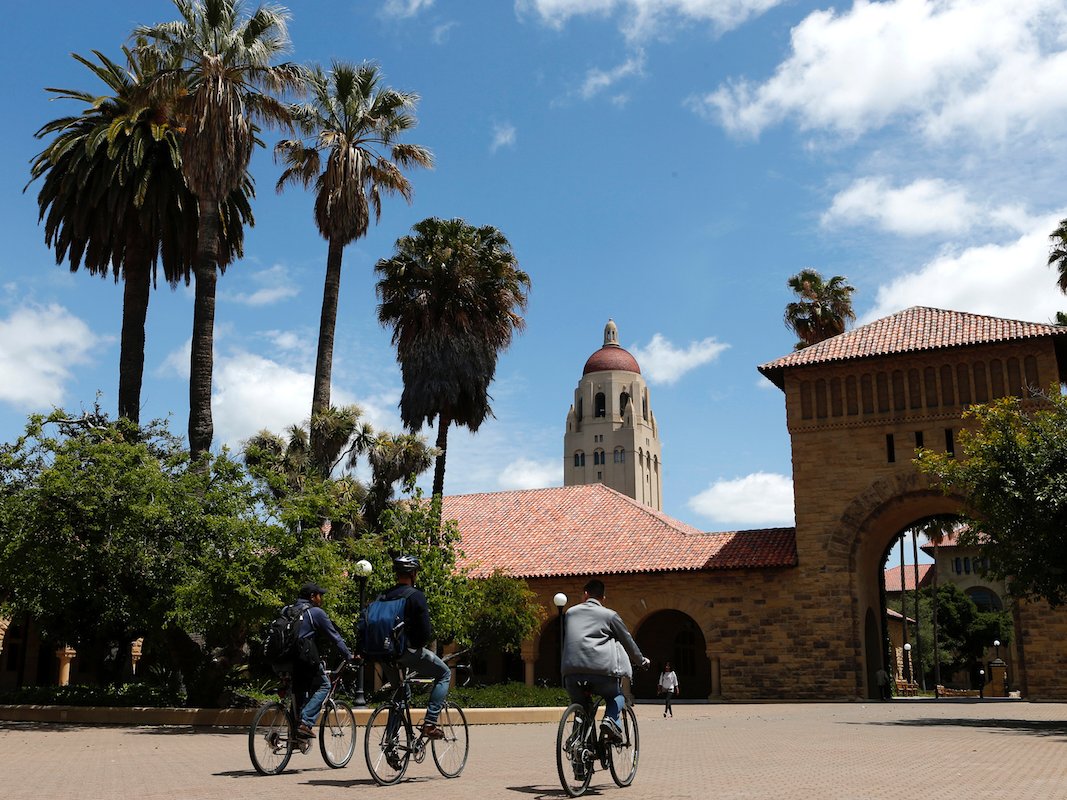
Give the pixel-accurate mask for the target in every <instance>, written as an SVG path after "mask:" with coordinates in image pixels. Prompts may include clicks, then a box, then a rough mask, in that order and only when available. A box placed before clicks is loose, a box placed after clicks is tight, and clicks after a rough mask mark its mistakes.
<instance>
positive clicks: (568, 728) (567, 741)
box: [556, 703, 594, 797]
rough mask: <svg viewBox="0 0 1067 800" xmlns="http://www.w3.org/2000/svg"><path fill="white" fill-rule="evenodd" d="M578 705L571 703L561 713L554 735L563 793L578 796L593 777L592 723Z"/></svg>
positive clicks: (587, 786)
mask: <svg viewBox="0 0 1067 800" xmlns="http://www.w3.org/2000/svg"><path fill="white" fill-rule="evenodd" d="M587 713H588V712H587V711H586V709H585V707H584V706H583V705H582V704H581V703H571V704H570V705H569V706H567V710H566V711H564V712H563V717H562V718H561V719H560V721H559V731H558V732H557V733H556V771H557V772H559V782H560V784H561V785H562V786H563V791H565V792H566V793H567V794H569V795H570V796H571V797H578V796H579V795H581V794H583V793H584V792H585V790H586V789H588V788H589V781H590V780H592V778H593V755H594V753H593V748H592V746H591V745H592V740H591V737H590V731H591V730H592V727H591V726H592V720H588V719H586V716H587Z"/></svg>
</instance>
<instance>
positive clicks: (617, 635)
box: [561, 578, 649, 742]
mask: <svg viewBox="0 0 1067 800" xmlns="http://www.w3.org/2000/svg"><path fill="white" fill-rule="evenodd" d="M582 600H583V602H582V603H580V604H578V605H576V606H573V607H572V608H571V609H570V610H568V611H567V613H566V614H565V615H564V617H563V628H564V639H563V658H562V662H563V663H562V670H561V671H562V673H563V686H564V688H565V689H566V690H567V694H569V695H570V697H571V700H572V701H574V702H575V703H581V702H584V690H583V687H582V684H583V683H584V684H586V685H587V686H588V687H589V690H590V691H592V692H593V693H594V694H598V695H600V696H601V697H603V698H604V721H603V722H602V723H601V733H603V734H606V735H607V737H608V738H609V739H610V740H611V741H614V742H621V741H622V728H621V727H620V726H619V714H620V712H621V711H622V708H623V706H625V704H626V698H625V697H624V696H623V693H622V682H621V680H620V679H621V678H622V676H623V675H631V674H632V670H631V669H630V662H631V661H632V662H633V663H634V664H640V665H641V666H642V667H646V666H648V664H649V660H648V659H647V658H645V657H644V655H642V654H641V649H640V648H639V647H638V646H637V642H635V641H634V638H633V637H632V636H631V635H630V631H629V630H627V628H626V624H625V623H624V622H623V621H622V618H621V617H620V616H619V615H618V614H617V613H615V612H614V611H612V610H611V609H609V608H605V607H604V604H603V601H604V582H603V581H601V580H598V579H596V578H594V579H592V580H591V581H589V582H588V583H587V584H586V585H585V587H584V596H583V598H582ZM623 650H625V652H623Z"/></svg>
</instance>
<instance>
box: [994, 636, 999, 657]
mask: <svg viewBox="0 0 1067 800" xmlns="http://www.w3.org/2000/svg"><path fill="white" fill-rule="evenodd" d="M993 647H995V648H997V658H1000V639H994V640H993Z"/></svg>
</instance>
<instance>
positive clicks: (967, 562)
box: [963, 557, 971, 575]
mask: <svg viewBox="0 0 1067 800" xmlns="http://www.w3.org/2000/svg"><path fill="white" fill-rule="evenodd" d="M963 574H964V575H970V574H971V559H970V558H968V557H964V559H963Z"/></svg>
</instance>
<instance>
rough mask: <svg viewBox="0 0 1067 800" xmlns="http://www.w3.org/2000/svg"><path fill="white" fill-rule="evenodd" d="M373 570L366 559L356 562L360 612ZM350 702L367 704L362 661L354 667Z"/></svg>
mask: <svg viewBox="0 0 1067 800" xmlns="http://www.w3.org/2000/svg"><path fill="white" fill-rule="evenodd" d="M372 572H374V565H373V564H371V563H370V562H369V561H367V559H365V558H364V559H361V560H360V561H357V562H356V577H358V578H359V610H360V612H361V613H362V611H363V603H364V600H365V594H366V591H367V578H369V577H370V574H371V573H372ZM352 702H353V703H355V705H357V706H365V705H367V698H366V697H365V696H364V694H363V661H362V660H361V661H360V662H359V666H358V667H357V668H356V692H355V694H354V695H353V697H352Z"/></svg>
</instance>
